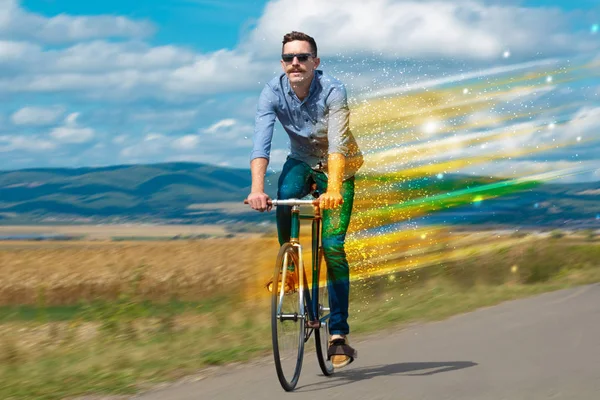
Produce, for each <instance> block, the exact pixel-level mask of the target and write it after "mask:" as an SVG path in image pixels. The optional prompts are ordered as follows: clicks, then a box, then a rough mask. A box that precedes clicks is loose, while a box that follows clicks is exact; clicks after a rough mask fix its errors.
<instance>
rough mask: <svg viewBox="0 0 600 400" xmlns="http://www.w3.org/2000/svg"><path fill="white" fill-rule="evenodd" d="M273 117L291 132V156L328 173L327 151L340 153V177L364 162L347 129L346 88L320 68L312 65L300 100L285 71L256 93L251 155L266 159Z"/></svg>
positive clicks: (269, 145) (346, 175) (348, 175)
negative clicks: (343, 165) (343, 160)
mask: <svg viewBox="0 0 600 400" xmlns="http://www.w3.org/2000/svg"><path fill="white" fill-rule="evenodd" d="M275 117H277V118H278V119H279V122H281V125H282V126H283V128H284V129H285V131H286V132H287V134H288V136H289V138H290V154H289V157H291V158H294V159H297V160H300V161H303V162H305V163H307V164H308V165H310V166H311V168H313V169H316V170H321V171H323V172H325V173H327V158H328V155H329V154H330V153H341V154H343V155H345V156H346V170H345V171H344V179H348V178H350V177H352V176H354V174H355V173H356V171H357V170H358V169H359V168H360V166H361V165H362V162H363V159H362V153H361V151H360V149H359V148H358V145H357V143H356V140H355V139H354V136H353V135H352V133H351V132H350V129H349V121H350V111H349V109H348V101H347V95H346V88H345V87H344V85H343V84H342V83H341V82H340V81H339V80H337V79H335V78H333V77H331V76H329V75H327V74H324V73H323V71H320V70H316V71H315V75H314V78H313V80H312V82H311V85H310V90H309V94H308V96H307V97H306V98H305V99H304V101H300V99H298V96H296V93H295V92H294V90H293V89H292V87H291V85H290V81H289V79H288V77H287V75H286V74H285V73H282V74H281V75H279V76H277V77H275V78H273V79H272V80H271V81H270V82H268V83H267V84H266V85H265V87H264V89H263V90H262V92H261V94H260V97H259V99H258V107H257V111H256V121H255V128H254V148H253V150H252V153H251V157H250V159H251V160H253V159H255V158H259V157H262V158H266V159H269V157H270V153H271V139H272V138H273V126H274V124H275Z"/></svg>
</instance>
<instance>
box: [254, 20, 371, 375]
mask: <svg viewBox="0 0 600 400" xmlns="http://www.w3.org/2000/svg"><path fill="white" fill-rule="evenodd" d="M319 64H320V59H319V58H318V57H317V44H316V43H315V40H314V39H313V38H312V37H310V36H308V35H306V34H304V33H301V32H295V31H294V32H291V33H288V34H286V35H285V36H284V37H283V47H282V57H281V66H282V67H283V71H284V72H283V73H282V74H280V75H279V76H277V77H275V78H274V79H272V80H271V81H270V82H269V83H267V84H266V85H265V87H264V89H263V91H262V93H261V94H260V98H259V101H258V107H257V112H256V122H255V131H254V149H253V151H252V154H251V162H250V168H251V171H252V189H251V193H250V195H249V196H248V202H249V204H250V206H251V207H252V208H253V209H255V210H258V211H265V210H270V208H271V207H270V206H269V205H268V204H267V201H268V200H269V197H268V196H267V195H266V194H265V192H264V177H265V174H266V170H267V165H268V163H269V156H270V150H271V139H272V137H273V125H274V123H275V118H276V117H277V118H278V119H279V121H280V122H281V124H282V125H283V128H284V129H285V131H286V132H287V134H288V136H289V138H290V144H291V146H290V147H291V149H290V150H291V151H290V154H289V155H288V158H287V160H286V162H285V164H284V166H283V170H282V173H281V176H280V178H279V184H278V192H277V197H278V198H279V199H289V198H302V197H304V196H306V195H307V194H309V192H310V190H311V186H312V185H313V184H316V186H317V189H318V190H319V192H320V193H322V194H321V196H320V197H319V202H320V206H321V208H322V209H323V234H322V246H323V251H324V256H325V262H326V264H327V271H328V274H327V275H328V282H327V285H328V290H329V301H330V309H331V318H330V321H329V329H330V333H331V338H330V341H329V349H328V354H329V355H330V356H331V361H332V363H333V366H334V367H335V368H341V367H344V366H346V365H348V364H349V363H350V362H352V361H353V360H354V358H355V357H356V351H355V350H354V349H353V348H352V347H350V346H349V344H348V340H347V335H348V333H349V330H350V328H349V326H348V321H347V320H348V293H349V288H350V281H349V268H348V261H347V259H346V253H345V250H344V240H345V237H346V231H347V229H348V224H349V223H350V215H351V213H352V203H353V200H354V174H355V173H356V171H357V170H358V169H359V168H360V166H361V165H362V163H363V159H362V153H361V152H360V150H359V149H358V146H357V144H356V141H355V139H354V137H353V136H352V134H351V132H350V130H349V110H348V104H347V97H346V89H345V87H344V85H343V84H342V83H341V82H340V81H338V80H337V79H335V78H333V77H331V76H329V75H326V74H325V73H323V72H322V71H321V70H318V69H317V67H318V66H319ZM290 213H291V208H290V207H277V213H276V216H277V230H278V236H279V242H280V244H283V243H285V242H287V241H289V239H290V230H291V227H290Z"/></svg>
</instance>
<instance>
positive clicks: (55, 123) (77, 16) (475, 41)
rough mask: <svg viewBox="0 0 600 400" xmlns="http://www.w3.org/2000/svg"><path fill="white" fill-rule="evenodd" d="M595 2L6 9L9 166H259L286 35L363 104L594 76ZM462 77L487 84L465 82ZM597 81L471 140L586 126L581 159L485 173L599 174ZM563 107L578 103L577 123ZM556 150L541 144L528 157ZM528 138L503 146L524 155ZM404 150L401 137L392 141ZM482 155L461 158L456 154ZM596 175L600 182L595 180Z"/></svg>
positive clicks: (2, 134)
mask: <svg viewBox="0 0 600 400" xmlns="http://www.w3.org/2000/svg"><path fill="white" fill-rule="evenodd" d="M594 3H597V2H596V1H592V0H577V1H575V0H574V1H542V0H526V1H517V0H507V1H499V0H454V1H443V0H427V1H421V2H415V1H408V0H396V1H394V0H373V1H371V2H368V4H367V3H365V2H363V1H360V0H344V1H342V0H331V1H328V2H325V3H324V2H320V1H317V0H306V1H304V2H302V3H299V2H296V1H292V0H276V1H270V2H267V1H251V0H250V1H242V0H235V1H218V0H174V1H171V2H168V3H165V2H162V1H158V0H148V1H144V2H137V1H132V0H120V1H116V0H106V1H103V2H80V1H60V0H21V1H19V0H0V16H1V17H0V155H1V157H0V169H2V170H11V169H22V168H31V167H58V166H61V167H62V166H67V167H78V166H95V165H114V164H124V163H128V164H129V163H151V162H164V161H176V160H187V161H196V162H205V163H211V164H218V165H225V166H232V167H247V165H248V154H249V152H250V149H251V138H252V131H253V117H254V110H255V107H256V100H257V97H258V94H259V93H260V90H261V88H262V86H263V85H264V83H265V82H266V81H268V80H269V79H270V78H271V77H273V76H274V75H275V74H277V73H279V71H280V66H279V63H278V54H279V51H280V43H281V36H282V35H283V34H284V33H286V32H288V31H290V30H304V31H306V32H307V33H309V34H311V35H313V36H314V37H315V38H316V39H317V42H318V44H319V48H320V56H321V57H322V66H323V69H324V70H325V71H327V72H330V73H331V74H333V75H334V76H337V77H338V78H340V79H342V80H343V81H344V82H345V83H346V85H347V86H348V89H349V93H350V96H351V100H352V101H358V100H360V99H364V98H375V97H376V96H377V93H383V92H386V91H387V92H388V93H390V92H395V93H399V95H402V90H401V89H402V88H406V87H416V89H415V90H423V87H424V86H426V87H427V88H428V89H427V90H436V89H438V88H442V87H445V86H448V85H450V86H453V85H454V86H460V85H463V86H464V85H467V84H468V85H472V86H473V87H477V86H478V85H479V86H481V84H482V83H485V82H489V81H490V79H497V78H499V77H501V76H509V77H510V76H513V77H516V76H521V75H520V74H526V73H528V72H530V73H536V72H537V73H539V72H540V71H542V70H543V71H546V70H548V71H551V70H552V69H553V68H554V70H556V68H559V69H560V68H563V69H565V70H567V69H569V68H574V67H575V66H582V65H586V66H588V67H586V68H584V69H583V70H585V71H588V72H589V65H590V63H592V65H593V63H594V62H597V61H594V60H597V59H598V56H597V54H598V49H600V33H599V32H598V26H597V24H598V23H599V22H600V6H598V5H595V4H594ZM578 71H581V68H580V69H578ZM549 73H550V72H549ZM465 74H471V75H472V76H474V78H472V79H470V80H465V79H463V78H462V77H463V76H464V75H465ZM588 75H590V74H587V75H586V73H581V74H579V75H577V76H576V77H575V78H573V79H571V80H570V81H569V82H567V83H564V82H560V81H559V80H557V81H556V83H554V82H546V83H547V85H546V86H545V87H544V90H543V91H540V92H543V93H537V92H536V93H535V94H521V95H519V96H517V98H511V101H512V103H511V107H512V111H511V112H513V113H515V114H522V112H523V111H524V110H527V107H525V104H529V105H530V107H534V108H536V110H542V108H543V109H544V110H546V109H547V110H548V112H546V113H544V112H541V111H539V112H536V114H535V118H536V119H534V118H533V117H530V118H529V119H528V120H527V121H517V120H516V119H512V120H507V119H506V118H500V119H502V121H503V122H501V123H494V124H493V125H487V126H483V124H478V126H479V128H477V129H475V128H473V129H472V131H473V132H472V133H476V134H479V135H485V132H486V131H487V132H489V131H491V130H492V129H500V128H507V127H510V126H511V125H515V124H517V123H525V122H526V123H530V124H538V125H543V124H546V125H547V124H551V123H552V122H548V121H550V120H561V121H563V122H562V123H559V124H557V126H556V127H557V129H556V130H554V128H552V129H553V132H554V133H553V134H555V135H558V134H559V133H560V132H563V131H564V133H562V135H563V136H564V137H563V139H565V138H566V137H567V136H568V135H570V134H571V133H572V132H573V131H574V129H575V128H574V126H575V125H573V124H579V125H577V126H580V125H581V126H584V127H585V129H584V130H581V132H583V133H580V134H578V135H579V136H580V135H583V138H584V140H583V141H584V142H585V143H588V144H586V146H585V150H587V151H578V152H577V153H573V152H574V151H575V150H574V149H576V148H577V143H575V144H574V145H571V146H569V147H568V148H566V149H565V148H561V149H557V150H556V151H553V152H551V153H548V154H535V155H529V156H527V157H523V158H522V159H519V160H514V159H512V160H502V161H499V162H495V163H490V164H489V165H487V166H478V167H477V168H479V169H478V170H477V171H479V172H482V173H490V174H494V173H495V172H497V171H498V170H499V168H502V169H506V168H513V169H515V168H517V169H519V168H521V169H522V170H521V173H523V174H525V173H530V172H543V171H548V170H552V169H553V168H556V167H557V166H560V167H561V168H563V167H564V168H567V167H570V166H573V165H575V163H577V164H578V165H581V164H582V163H583V164H585V165H588V166H593V165H595V162H596V160H595V158H594V154H597V152H596V153H594V152H593V151H590V148H591V146H592V145H590V144H589V143H593V146H596V144H595V142H594V141H590V142H586V140H588V139H590V135H592V134H591V133H589V132H595V127H596V126H597V125H600V116H599V113H598V112H597V110H598V107H599V104H598V90H599V87H600V82H599V81H598V79H597V76H593V73H592V74H591V75H592V76H588ZM419 87H420V89H419ZM461 90H462V89H461ZM522 92H524V91H522ZM374 96H375V97H374ZM565 105H570V106H572V107H566V109H567V110H566V111H565V107H562V108H561V106H565ZM558 109H561V110H562V111H560V112H559V111H556V110H558ZM501 112H504V113H506V112H507V111H506V109H503V110H502V111H500V108H498V107H495V108H493V109H491V110H489V111H488V112H487V113H483V112H482V111H481V110H480V111H479V113H478V114H477V115H468V116H463V117H464V119H465V120H467V119H468V120H469V121H474V120H477V119H478V118H479V119H480V120H481V121H487V120H488V119H489V118H488V117H489V116H490V115H492V114H495V115H496V116H498V115H499V114H500V113H501ZM582 115H583V116H584V117H582ZM581 118H584V120H582V119H581ZM582 121H583V122H582ZM438 122H439V123H438V125H439V126H440V127H442V126H444V125H449V124H450V122H449V121H445V122H444V121H438ZM454 122H455V121H454ZM499 124H500V125H499ZM582 124H583V125H582ZM476 125H477V124H476ZM423 126H427V128H426V129H425V131H426V132H425V133H426V135H425V136H427V138H425V139H423V138H422V139H423V140H426V142H425V143H422V144H424V145H430V144H431V143H437V141H439V140H445V139H447V138H444V137H441V136H436V135H437V134H439V135H442V134H443V132H442V130H441V129H437V131H436V129H431V127H432V126H433V125H432V124H431V122H427V121H424V125H423ZM577 129H580V128H577ZM581 129H583V128H581ZM434 131H435V132H434ZM446 133H447V132H446ZM468 133H469V131H468V130H465V132H464V134H465V135H466V134H468ZM386 134H387V135H389V134H390V133H389V132H383V133H382V137H386ZM579 136H578V137H579ZM557 137H558V136H557ZM545 139H547V138H546V137H545V136H544V135H543V134H540V133H539V132H538V133H535V132H534V133H533V134H532V136H531V137H529V136H527V145H530V144H531V143H533V142H536V141H542V140H545ZM553 139H554V140H556V137H553ZM507 140H509V139H507ZM519 140H523V137H521V138H519V139H515V138H511V139H510V141H511V142H510V143H508V142H498V143H495V145H496V148H497V149H499V148H503V149H504V148H506V146H508V147H510V146H524V145H525V144H524V143H523V142H520V141H519ZM560 140H562V139H560V138H559V141H560ZM565 140H566V139H565ZM402 146H403V145H402V144H401V143H395V142H394V141H393V139H392V138H391V137H390V138H389V140H388V141H387V142H386V144H385V147H386V149H389V148H392V149H394V148H396V149H401V148H402ZM503 146H504V147H503ZM491 147H494V143H490V148H491ZM286 148H287V140H286V137H285V134H284V133H283V132H282V130H281V129H280V128H279V127H278V128H277V129H276V134H275V139H274V144H273V157H272V163H271V168H273V169H278V168H280V166H281V163H282V162H283V160H284V158H285V155H286V152H287V150H286ZM594 148H595V147H594ZM375 150H377V149H375ZM473 151H474V150H473V148H472V147H469V148H466V147H465V148H461V149H460V151H458V152H457V153H456V154H454V156H455V157H463V156H466V155H468V154H470V153H472V152H473ZM478 151H479V150H478ZM375 153H377V151H375ZM580 153H581V154H580ZM575 154H576V155H575ZM585 157H587V158H586V159H584V160H583V161H582V158H585ZM415 162H424V161H423V160H417V161H415ZM501 163H505V164H501ZM499 165H500V167H499ZM507 165H508V167H507ZM589 177H590V179H591V178H593V177H595V178H599V179H600V175H598V176H596V174H595V172H594V173H592V174H591V175H590V176H589Z"/></svg>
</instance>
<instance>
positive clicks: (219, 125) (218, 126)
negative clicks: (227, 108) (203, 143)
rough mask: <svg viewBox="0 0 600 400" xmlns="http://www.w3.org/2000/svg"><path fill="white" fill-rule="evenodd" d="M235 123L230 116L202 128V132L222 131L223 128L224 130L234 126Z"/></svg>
mask: <svg viewBox="0 0 600 400" xmlns="http://www.w3.org/2000/svg"><path fill="white" fill-rule="evenodd" d="M236 123H237V121H236V120H235V119H231V118H228V119H223V120H221V121H219V122H215V123H214V124H212V125H211V126H209V127H208V128H206V129H204V132H206V133H211V134H213V133H217V132H219V131H223V130H226V129H227V128H231V127H233V126H235V125H236Z"/></svg>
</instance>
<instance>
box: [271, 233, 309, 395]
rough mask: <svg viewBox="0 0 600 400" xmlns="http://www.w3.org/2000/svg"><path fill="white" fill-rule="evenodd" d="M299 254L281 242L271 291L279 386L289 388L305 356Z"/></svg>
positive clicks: (297, 376) (290, 389)
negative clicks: (299, 282) (299, 283)
mask: <svg viewBox="0 0 600 400" xmlns="http://www.w3.org/2000/svg"><path fill="white" fill-rule="evenodd" d="M299 268H302V266H300V265H299V264H298V253H297V250H296V248H295V247H294V246H292V245H291V244H290V243H284V244H283V245H282V246H281V249H280V250H279V254H278V255H277V262H276V264H275V272H274V274H273V286H272V289H271V291H272V294H271V333H272V338H273V356H274V359H275V369H276V370H277V377H278V378H279V382H280V383H281V386H282V387H283V388H284V389H285V390H286V391H288V392H289V391H292V390H294V388H295V387H296V384H297V383H298V378H300V371H301V369H302V359H303V357H304V339H305V329H304V324H305V321H304V315H303V311H304V310H303V307H301V302H302V301H303V296H301V293H300V288H299V285H298V271H299Z"/></svg>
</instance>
